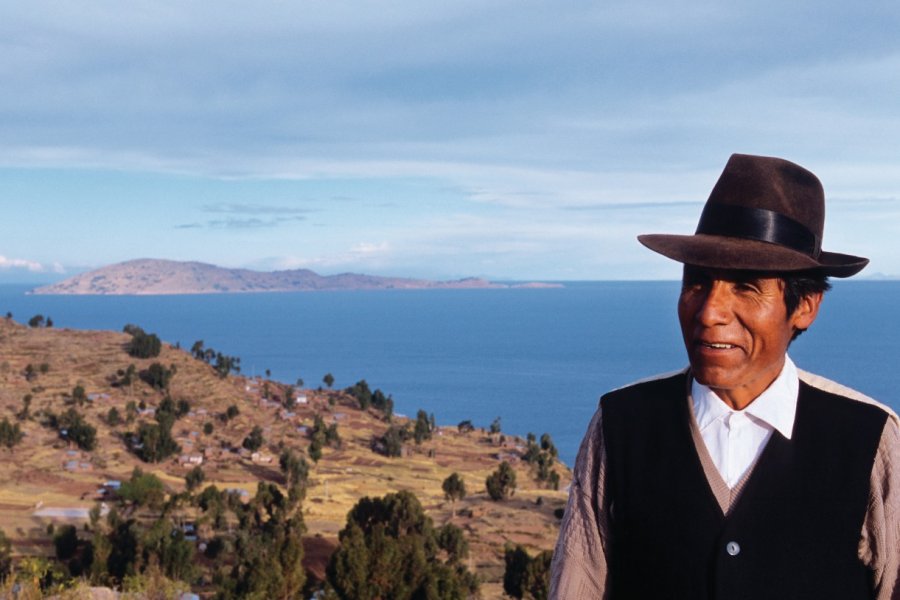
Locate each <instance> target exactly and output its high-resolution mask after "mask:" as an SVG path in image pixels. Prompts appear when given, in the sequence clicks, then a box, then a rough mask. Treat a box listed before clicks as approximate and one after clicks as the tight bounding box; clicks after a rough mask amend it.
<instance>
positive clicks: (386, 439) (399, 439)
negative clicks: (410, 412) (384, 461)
mask: <svg viewBox="0 0 900 600" xmlns="http://www.w3.org/2000/svg"><path fill="white" fill-rule="evenodd" d="M407 439H409V430H407V429H405V428H401V427H397V426H396V425H391V426H390V427H388V428H387V431H385V432H384V435H382V436H381V437H380V438H378V440H377V443H376V444H375V450H376V451H379V448H380V452H383V453H384V455H385V456H389V457H392V458H397V457H399V456H400V455H401V454H402V453H403V443H404V442H406V440H407Z"/></svg>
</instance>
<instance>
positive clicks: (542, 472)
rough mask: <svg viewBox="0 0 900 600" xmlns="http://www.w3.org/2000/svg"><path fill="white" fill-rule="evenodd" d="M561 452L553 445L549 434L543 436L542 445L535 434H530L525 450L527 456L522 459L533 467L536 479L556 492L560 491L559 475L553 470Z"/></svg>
mask: <svg viewBox="0 0 900 600" xmlns="http://www.w3.org/2000/svg"><path fill="white" fill-rule="evenodd" d="M558 456H559V452H558V451H557V450H556V446H555V445H553V439H552V438H551V437H550V434H549V433H545V434H543V435H542V436H541V442H540V445H539V444H538V443H537V438H536V437H535V435H534V434H533V433H529V434H528V443H527V446H526V448H525V454H524V455H523V456H522V459H523V460H524V461H525V462H526V463H528V464H529V465H531V466H532V468H533V469H534V473H535V478H536V479H537V480H538V481H541V482H544V483H545V484H546V485H547V486H548V487H550V488H551V489H554V490H558V489H559V473H557V472H556V470H555V469H553V465H554V464H555V463H556V459H557V457H558Z"/></svg>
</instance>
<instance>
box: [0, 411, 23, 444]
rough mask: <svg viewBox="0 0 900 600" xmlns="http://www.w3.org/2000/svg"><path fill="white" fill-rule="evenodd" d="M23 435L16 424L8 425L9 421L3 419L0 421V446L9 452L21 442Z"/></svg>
mask: <svg viewBox="0 0 900 600" xmlns="http://www.w3.org/2000/svg"><path fill="white" fill-rule="evenodd" d="M22 437H23V433H22V429H21V427H19V424H18V423H10V422H9V419H7V418H6V417H3V420H2V421H0V446H6V447H7V448H9V449H10V450H11V449H12V448H13V446H15V445H16V444H18V443H19V442H21V441H22Z"/></svg>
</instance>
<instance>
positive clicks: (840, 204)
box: [0, 0, 900, 282]
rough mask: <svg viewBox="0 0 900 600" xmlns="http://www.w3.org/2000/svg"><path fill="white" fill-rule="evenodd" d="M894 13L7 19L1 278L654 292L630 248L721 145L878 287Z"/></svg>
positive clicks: (683, 194) (99, 13) (883, 269)
mask: <svg viewBox="0 0 900 600" xmlns="http://www.w3.org/2000/svg"><path fill="white" fill-rule="evenodd" d="M787 4H789V6H787ZM898 6H900V5H897V3H893V2H873V3H868V4H867V5H866V9H865V10H862V9H861V8H859V7H854V6H851V4H850V3H847V2H831V1H828V0H825V1H819V2H792V3H784V2H780V1H779V2H774V1H772V2H769V1H765V0H763V1H759V0H754V1H753V2H749V1H748V2H721V1H716V2H705V1H692V2H677V1H676V2H670V1H667V2H663V1H661V0H657V1H651V2H634V1H630V2H604V3H596V2H579V1H572V2H563V3H545V2H532V1H529V0H525V1H523V0H517V1H515V2H512V1H509V2H507V1H488V2H484V1H481V2H470V1H465V0H463V1H457V2H452V3H436V2H412V1H405V0H401V1H379V2H374V1H372V2H334V1H327V2H326V1H315V2H312V1H307V2H254V3H246V2H229V1H217V2H207V1H196V2H163V1H153V2H140V1H138V2H133V3H129V5H128V7H127V9H125V8H123V6H122V5H121V4H120V3H117V2H79V3H50V2H40V1H37V2H29V3H7V4H5V5H4V6H3V7H2V8H0V80H2V81H3V93H2V94H0V210H2V213H0V214H2V218H0V281H7V282H9V281H28V282H30V281H45V280H54V279H59V278H62V277H65V276H68V275H71V274H74V273H76V272H79V271H82V270H85V269H89V268H95V267H99V266H102V265H105V264H109V263H114V262H118V261H123V260H128V259H132V258H141V257H154V258H169V259H177V260H200V261H204V262H211V263H215V264H219V265H223V266H229V267H249V268H255V269H263V270H269V269H279V268H297V267H306V268H311V269H314V270H316V271H318V272H321V273H337V272H344V271H356V272H366V273H374V274H384V275H405V276H414V277H429V278H441V279H443V278H456V277H465V276H474V275H479V276H486V277H489V278H494V279H519V280H523V279H524V280H531V279H541V280H567V279H656V278H670V277H676V276H677V275H678V266H677V265H675V264H674V263H671V262H669V261H667V260H665V259H663V258H662V257H658V256H656V255H654V254H653V253H651V252H649V251H647V250H644V249H643V247H641V246H640V245H639V244H637V242H636V241H635V240H634V237H635V236H636V235H637V234H639V233H648V232H672V233H689V232H690V231H692V230H693V228H694V225H695V223H696V219H697V216H698V215H699V211H700V208H701V206H702V203H703V201H704V200H705V199H706V196H707V195H708V193H709V190H710V189H711V188H712V185H713V184H714V183H715V180H716V178H717V177H718V174H719V172H720V171H721V169H722V166H723V165H724V164H725V161H726V160H727V158H728V156H729V155H730V154H731V153H732V152H746V153H753V154H765V155H774V156H782V157H784V158H788V159H790V160H793V161H795V162H798V163H800V164H802V165H804V166H806V167H808V168H810V169H811V170H813V171H814V172H815V173H816V174H818V175H819V177H820V178H821V179H822V181H823V183H824V185H825V189H826V195H827V197H828V217H827V223H826V234H825V243H824V246H825V248H826V249H827V250H832V251H837V252H848V253H851V254H861V255H864V256H869V257H870V258H872V265H871V266H870V267H869V269H868V270H867V271H865V272H864V273H867V272H868V273H884V274H890V275H900V242H898V240H900V218H898V217H900V192H898V190H900V164H898V163H900V160H898V159H900V103H898V100H897V99H898V98H900V75H898V74H900V36H898V35H897V31H900V8H898Z"/></svg>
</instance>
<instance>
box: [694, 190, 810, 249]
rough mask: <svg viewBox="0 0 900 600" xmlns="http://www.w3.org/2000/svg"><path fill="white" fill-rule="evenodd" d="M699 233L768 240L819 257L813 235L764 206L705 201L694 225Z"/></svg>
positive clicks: (796, 223)
mask: <svg viewBox="0 0 900 600" xmlns="http://www.w3.org/2000/svg"><path fill="white" fill-rule="evenodd" d="M696 233H699V234H706V235H722V236H726V237H737V238H745V239H750V240H759V241H761V242H770V243H772V244H778V245H779V246H786V247H788V248H791V249H792V250H796V251H797V252H802V253H803V254H806V255H808V256H811V257H813V258H816V259H817V258H818V255H819V244H818V240H817V239H816V235H815V234H814V233H813V232H812V231H810V230H809V229H807V228H806V227H805V226H803V225H801V224H800V223H798V222H797V221H795V220H794V219H792V218H790V217H787V216H785V215H783V214H781V213H777V212H775V211H772V210H766V209H764V208H753V207H749V206H737V205H734V204H713V203H707V204H706V206H705V207H704V208H703V214H701V215H700V222H699V223H698V224H697V231H696Z"/></svg>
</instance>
